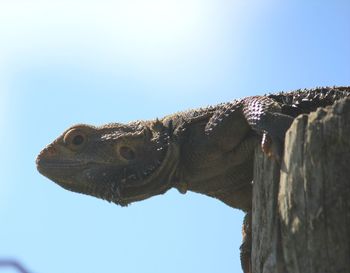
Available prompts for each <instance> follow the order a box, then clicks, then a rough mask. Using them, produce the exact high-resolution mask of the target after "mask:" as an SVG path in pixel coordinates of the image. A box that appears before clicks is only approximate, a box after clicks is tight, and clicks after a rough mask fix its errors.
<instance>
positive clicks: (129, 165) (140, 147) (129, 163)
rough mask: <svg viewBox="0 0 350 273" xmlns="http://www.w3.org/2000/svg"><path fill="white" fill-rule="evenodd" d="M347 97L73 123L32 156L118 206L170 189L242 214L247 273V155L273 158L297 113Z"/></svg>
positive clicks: (329, 94) (333, 94)
mask: <svg viewBox="0 0 350 273" xmlns="http://www.w3.org/2000/svg"><path fill="white" fill-rule="evenodd" d="M346 97H350V87H319V88H314V89H303V90H301V89H299V90H296V91H291V92H279V93H275V94H267V95H262V96H251V97H246V98H243V99H238V100H233V101H231V102H227V103H221V104H218V105H214V106H208V107H205V108H199V109H194V110H187V111H183V112H177V113H175V114H172V115H168V116H165V117H163V118H161V119H155V120H138V121H133V122H129V123H127V124H122V123H110V124H106V125H103V126H99V127H97V126H92V125H86V124H78V125H74V126H72V127H70V128H68V129H67V130H66V131H64V132H63V134H62V135H60V136H59V137H58V138H57V139H56V140H54V141H53V142H52V143H51V144H49V145H48V146H46V147H45V148H44V149H43V150H42V151H41V152H40V154H39V155H38V157H37V159H36V165H37V169H38V171H39V172H40V173H41V174H43V175H44V176H46V177H47V178H49V179H51V180H53V181H54V182H56V183H57V184H58V185H60V186H61V187H63V188H65V189H67V190H70V191H73V192H78V193H83V194H87V195H91V196H95V197H97V198H101V199H104V200H107V201H109V202H114V203H116V204H118V205H121V206H126V205H128V204H130V203H132V202H136V201H141V200H144V199H147V198H150V197H152V196H155V195H160V194H164V193H165V192H166V191H167V190H169V189H170V188H176V189H178V190H179V191H180V192H181V193H186V192H187V191H188V190H189V191H193V192H197V193H201V194H205V195H207V196H210V197H214V198H216V199H218V200H221V201H222V202H224V203H225V204H227V205H228V206H230V207H232V208H237V209H240V210H242V211H244V212H245V213H246V215H245V217H244V221H243V228H242V234H243V242H242V245H241V247H240V250H241V255H240V258H241V264H242V269H243V271H244V272H245V273H251V272H252V271H251V261H250V255H251V210H252V183H253V181H252V180H253V167H254V151H255V149H256V147H258V146H259V142H260V143H261V147H262V149H263V151H264V152H266V153H267V154H268V155H269V156H270V157H272V158H275V159H276V160H280V158H281V154H282V149H283V142H284V136H285V133H286V131H287V129H288V128H289V127H290V125H291V123H292V122H293V120H294V119H295V117H297V116H298V115H299V114H302V113H310V112H312V111H315V110H316V109H317V108H318V107H325V106H327V105H331V104H333V103H334V102H335V101H336V100H339V99H342V98H346Z"/></svg>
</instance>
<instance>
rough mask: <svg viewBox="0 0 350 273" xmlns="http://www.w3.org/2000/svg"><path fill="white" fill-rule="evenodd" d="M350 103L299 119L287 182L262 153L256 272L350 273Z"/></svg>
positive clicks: (288, 146) (256, 196)
mask: <svg viewBox="0 0 350 273" xmlns="http://www.w3.org/2000/svg"><path fill="white" fill-rule="evenodd" d="M349 136H350V99H347V100H342V101H339V102H336V103H335V105H334V106H332V107H327V108H324V109H318V110H317V111H316V112H314V113H311V114H310V115H302V116H300V117H298V118H297V119H296V120H295V121H294V123H293V124H292V126H291V128H290V129H289V130H288V132H287V134H286V142H285V155H284V160H283V162H282V164H281V171H280V175H279V172H278V170H277V171H276V168H277V167H278V166H277V164H276V162H273V161H270V160H267V159H266V156H265V155H263V154H261V153H260V152H258V153H257V157H256V165H255V174H254V188H253V223H252V226H253V242H252V244H253V251H252V266H253V272H261V273H267V272H281V273H282V272H283V273H284V272H287V273H288V272H289V273H295V272H310V273H318V272H344V273H345V272H350V263H349V258H350V229H349V224H350V213H349V212H350V201H349V200H350V180H349V177H350V168H349V166H348V165H349V162H350V138H349Z"/></svg>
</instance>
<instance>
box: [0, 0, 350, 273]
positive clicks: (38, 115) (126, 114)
mask: <svg viewBox="0 0 350 273" xmlns="http://www.w3.org/2000/svg"><path fill="white" fill-rule="evenodd" d="M349 14H350V1H348V0H344V1H341V0H332V1H322V0H318V1H315V0H310V1H304V0H293V1H292V0H285V1H282V0H265V1H259V0H246V1H241V0H231V1H229V0H173V1H168V0H115V1H107V0H99V1H97V0H84V1H81V0H76V1H71V0H70V1H68V0H61V1H43V0H42V1H39V0H32V1H20V0H14V1H6V0H0V140H1V144H2V145H1V151H2V152H1V155H2V156H1V157H0V169H1V172H0V258H16V259H18V260H19V261H21V262H22V263H23V264H24V265H26V267H27V268H28V269H29V270H31V272H33V273H62V272H64V273H81V272H84V273H98V272H113V273H116V272H120V273H139V272H143V273H179V272H181V273H197V272H201V273H212V272H221V273H226V272H227V273H228V272H240V264H239V252H238V248H239V245H240V241H241V234H240V231H241V222H242V217H243V214H242V213H241V212H239V211H237V210H234V209H231V208H229V207H227V206H225V205H224V204H222V203H220V202H219V201H216V200H214V199H210V198H208V197H205V196H200V195H198V194H193V193H188V194H186V195H181V194H179V193H178V192H177V191H176V190H171V191H169V192H168V193H167V194H165V195H163V196H158V197H154V198H151V199H149V200H146V201H143V202H139V203H135V204H133V205H131V206H129V207H127V208H121V207H118V206H116V205H113V204H109V203H107V202H105V201H102V200H99V199H96V198H93V197H89V196H84V195H79V194H76V193H71V192H68V191H66V190H63V189H62V188H60V187H58V186H57V185H56V184H54V183H52V182H51V181H49V180H48V179H46V178H44V177H43V176H41V175H39V173H38V172H37V171H36V168H35V157H36V155H37V154H38V152H39V151H40V150H41V149H42V148H43V147H44V146H45V145H46V144H48V143H50V142H51V141H52V140H53V139H54V138H56V137H57V136H58V135H59V134H60V133H61V132H62V131H63V130H64V129H66V128H67V127H68V126H71V125H72V124H74V123H90V124H95V125H100V124H103V123H107V122H116V121H118V122H127V121H130V120H135V119H153V118H155V117H161V116H163V115H166V114H169V113H172V112H175V111H179V110H185V109H188V108H193V107H200V106H206V105H208V104H215V103H218V102H223V101H228V100H231V99H234V98H239V97H243V96H248V95H253V94H263V93H266V92H272V91H279V90H292V89H297V88H304V87H315V86H322V85H349V84H350V17H349ZM0 272H1V273H2V272H6V273H7V272H13V271H10V270H7V271H6V270H1V269H0Z"/></svg>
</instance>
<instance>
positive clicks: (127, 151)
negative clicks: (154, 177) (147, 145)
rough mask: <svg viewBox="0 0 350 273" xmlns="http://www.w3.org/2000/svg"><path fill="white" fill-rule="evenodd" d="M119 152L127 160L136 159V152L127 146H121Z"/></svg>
mask: <svg viewBox="0 0 350 273" xmlns="http://www.w3.org/2000/svg"><path fill="white" fill-rule="evenodd" d="M119 154H120V155H121V156H122V157H123V158H124V159H126V160H133V159H135V152H134V151H133V150H132V149H131V148H129V147H127V146H121V147H120V148H119Z"/></svg>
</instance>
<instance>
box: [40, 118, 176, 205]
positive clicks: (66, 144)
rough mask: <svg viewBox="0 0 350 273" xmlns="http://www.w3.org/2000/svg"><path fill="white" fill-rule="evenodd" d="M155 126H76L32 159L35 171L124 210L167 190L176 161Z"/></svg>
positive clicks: (167, 132) (166, 136)
mask: <svg viewBox="0 0 350 273" xmlns="http://www.w3.org/2000/svg"><path fill="white" fill-rule="evenodd" d="M171 134H172V128H169V127H166V126H164V125H163V123H162V122H160V121H158V120H157V121H153V122H133V123H129V124H119V123H116V124H109V125H106V126H103V127H93V126H89V125H76V126H73V127H71V128H69V129H68V130H66V131H65V132H64V133H63V134H62V135H61V136H59V137H58V138H57V139H56V140H55V141H53V142H52V143H51V144H49V145H48V146H47V147H46V148H45V149H43V150H42V151H41V152H40V154H39V155H38V157H37V160H36V163H37V169H38V171H39V172H40V173H41V174H43V175H44V176H46V177H48V178H49V179H51V180H53V181H54V182H56V183H57V184H59V185H60V186H62V187H63V188H65V189H68V190H70V191H74V192H79V193H83V194H88V195H92V196H95V197H98V198H101V199H105V200H108V201H110V202H115V203H117V204H120V205H127V204H129V203H131V202H135V201H139V200H143V199H146V198H148V197H151V196H154V195H158V194H162V193H164V192H165V191H167V190H168V189H170V188H171V186H172V185H171V184H172V178H173V175H174V173H175V171H176V167H177V161H178V147H177V145H175V144H174V142H172V141H171Z"/></svg>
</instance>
